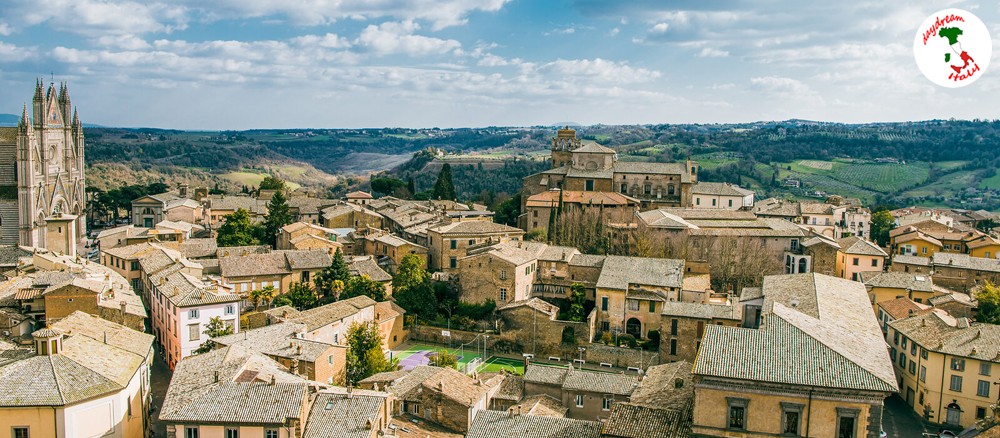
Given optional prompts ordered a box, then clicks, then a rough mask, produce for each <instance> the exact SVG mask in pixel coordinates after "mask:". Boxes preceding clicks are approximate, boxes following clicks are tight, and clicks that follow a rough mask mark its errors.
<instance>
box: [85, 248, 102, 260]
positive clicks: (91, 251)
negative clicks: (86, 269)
mask: <svg viewBox="0 0 1000 438" xmlns="http://www.w3.org/2000/svg"><path fill="white" fill-rule="evenodd" d="M99 252H100V251H98V250H96V249H92V250H90V252H88V253H87V258H88V259H92V258H94V257H97V253H99Z"/></svg>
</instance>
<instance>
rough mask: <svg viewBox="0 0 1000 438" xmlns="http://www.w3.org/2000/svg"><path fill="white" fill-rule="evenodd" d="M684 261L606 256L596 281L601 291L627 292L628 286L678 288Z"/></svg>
mask: <svg viewBox="0 0 1000 438" xmlns="http://www.w3.org/2000/svg"><path fill="white" fill-rule="evenodd" d="M683 276H684V260H673V259H654V258H645V257H622V256H608V257H607V258H606V259H604V267H603V268H601V275H600V277H598V279H597V287H598V288H601V289H617V290H627V289H628V287H629V285H630V284H638V285H647V286H661V287H674V288H680V287H681V286H683Z"/></svg>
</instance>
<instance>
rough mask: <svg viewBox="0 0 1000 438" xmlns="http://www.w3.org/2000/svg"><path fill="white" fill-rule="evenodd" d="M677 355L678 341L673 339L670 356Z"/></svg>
mask: <svg viewBox="0 0 1000 438" xmlns="http://www.w3.org/2000/svg"><path fill="white" fill-rule="evenodd" d="M675 354H677V340H676V339H671V340H670V355H671V356H673V355H675Z"/></svg>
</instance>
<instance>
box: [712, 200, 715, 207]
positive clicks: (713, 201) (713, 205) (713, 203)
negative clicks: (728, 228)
mask: <svg viewBox="0 0 1000 438" xmlns="http://www.w3.org/2000/svg"><path fill="white" fill-rule="evenodd" d="M712 207H715V199H714V198H713V199H712Z"/></svg>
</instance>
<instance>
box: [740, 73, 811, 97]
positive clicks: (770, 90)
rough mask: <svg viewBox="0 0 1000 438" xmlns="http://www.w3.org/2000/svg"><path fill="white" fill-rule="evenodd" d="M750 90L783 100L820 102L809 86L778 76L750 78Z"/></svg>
mask: <svg viewBox="0 0 1000 438" xmlns="http://www.w3.org/2000/svg"><path fill="white" fill-rule="evenodd" d="M750 89H752V90H756V91H759V92H762V93H764V94H769V95H772V96H775V97H780V98H783V99H803V100H822V99H821V98H820V96H819V93H817V92H815V91H813V89H812V88H810V87H809V85H806V84H804V83H802V82H801V81H798V80H796V79H792V78H785V77H780V76H763V77H756V78H750Z"/></svg>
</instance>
